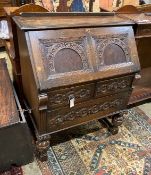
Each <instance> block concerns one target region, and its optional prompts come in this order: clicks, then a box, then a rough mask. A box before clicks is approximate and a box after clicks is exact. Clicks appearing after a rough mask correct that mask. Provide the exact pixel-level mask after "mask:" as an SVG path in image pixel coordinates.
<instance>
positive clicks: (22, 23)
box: [13, 13, 133, 30]
mask: <svg viewBox="0 0 151 175" xmlns="http://www.w3.org/2000/svg"><path fill="white" fill-rule="evenodd" d="M13 19H14V20H15V22H16V23H17V25H18V26H19V27H20V28H21V29H22V30H35V29H55V28H72V27H91V26H92V27H97V26H98V27H99V26H116V25H132V24H133V22H132V21H131V20H129V19H124V18H121V17H118V16H116V15H114V14H111V15H107V16H106V15H101V14H99V13H98V14H93V15H92V14H88V15H86V14H83V15H82V14H74V13H72V14H70V15H68V14H64V13H63V14H54V13H43V14H42V13H41V14H37V15H36V16H35V15H34V14H32V13H31V16H30V15H27V16H26V15H25V16H15V17H13Z"/></svg>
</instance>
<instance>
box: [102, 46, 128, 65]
mask: <svg viewBox="0 0 151 175" xmlns="http://www.w3.org/2000/svg"><path fill="white" fill-rule="evenodd" d="M102 60H103V61H104V64H105V65H112V64H119V63H124V62H126V56H125V53H124V51H123V49H122V48H121V47H120V46H119V45H117V44H114V43H111V44H108V45H107V46H106V47H105V48H104V52H103V55H102V58H101V60H100V61H102Z"/></svg>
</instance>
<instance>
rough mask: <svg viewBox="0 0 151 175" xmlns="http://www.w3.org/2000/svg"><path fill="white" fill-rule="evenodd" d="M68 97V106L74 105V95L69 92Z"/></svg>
mask: <svg viewBox="0 0 151 175" xmlns="http://www.w3.org/2000/svg"><path fill="white" fill-rule="evenodd" d="M68 98H69V106H70V108H72V107H74V105H75V97H74V95H73V94H71V95H69V97H68Z"/></svg>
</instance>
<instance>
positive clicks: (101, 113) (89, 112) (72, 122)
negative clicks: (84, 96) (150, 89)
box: [47, 91, 131, 132]
mask: <svg viewBox="0 0 151 175" xmlns="http://www.w3.org/2000/svg"><path fill="white" fill-rule="evenodd" d="M130 94H131V91H126V92H123V93H119V94H115V95H110V96H106V97H103V98H98V99H94V100H89V101H87V102H85V103H80V104H79V105H77V106H75V107H73V108H68V107H64V108H60V109H57V110H52V111H49V110H48V112H47V131H49V132H55V131H58V130H62V129H66V128H69V127H73V126H76V125H79V124H82V123H84V122H87V121H91V120H95V119H99V118H102V117H105V116H109V115H111V114H112V113H115V112H118V111H120V110H123V109H125V108H126V106H127V103H128V99H129V96H130Z"/></svg>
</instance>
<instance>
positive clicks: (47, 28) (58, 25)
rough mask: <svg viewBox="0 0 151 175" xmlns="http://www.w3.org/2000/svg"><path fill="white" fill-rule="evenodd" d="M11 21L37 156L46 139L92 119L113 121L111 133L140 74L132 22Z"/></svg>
mask: <svg viewBox="0 0 151 175" xmlns="http://www.w3.org/2000/svg"><path fill="white" fill-rule="evenodd" d="M13 20H14V21H15V23H16V25H17V35H18V42H19V52H20V67H21V75H22V84H23V91H24V96H25V99H26V101H27V103H28V105H29V108H30V109H31V110H32V116H33V117H32V119H33V121H34V125H35V128H36V133H37V150H38V154H39V157H40V158H41V159H42V160H45V159H46V152H47V149H48V147H49V138H50V135H51V134H53V133H56V132H58V131H61V130H65V129H68V128H72V127H74V126H77V125H80V124H83V123H86V122H88V121H91V120H97V119H101V118H106V117H108V116H112V124H113V127H112V130H111V131H112V132H113V133H115V131H117V126H118V125H119V124H121V120H122V119H121V118H122V117H121V116H120V115H118V114H120V113H121V112H122V111H123V110H124V109H126V108H127V103H128V100H129V97H130V95H131V92H132V82H133V80H134V78H135V75H136V73H137V72H139V70H140V65H139V59H138V55H137V49H136V43H135V39H134V34H133V29H132V25H133V24H134V23H133V22H132V21H131V20H127V19H124V18H120V17H118V16H116V15H114V14H113V13H105V14H101V13H98V14H95V13H93V14H91V13H85V14H82V13H78V14H76V13H70V14H66V13H62V14H60V13H35V14H34V13H30V14H28V13H24V14H22V15H21V16H16V17H13ZM115 128H116V129H115Z"/></svg>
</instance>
